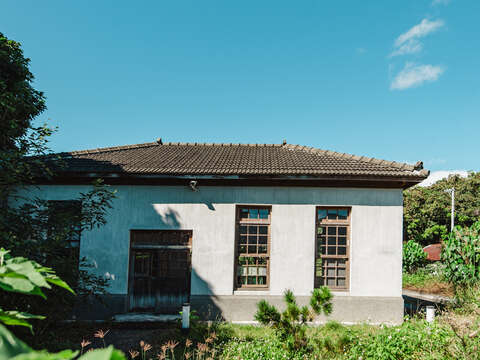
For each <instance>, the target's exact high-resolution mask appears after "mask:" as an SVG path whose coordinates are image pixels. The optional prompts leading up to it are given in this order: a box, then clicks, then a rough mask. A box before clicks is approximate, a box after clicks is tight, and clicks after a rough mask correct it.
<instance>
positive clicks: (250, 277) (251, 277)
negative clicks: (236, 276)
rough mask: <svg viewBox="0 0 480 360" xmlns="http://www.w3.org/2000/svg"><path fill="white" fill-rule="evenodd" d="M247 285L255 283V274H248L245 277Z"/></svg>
mask: <svg viewBox="0 0 480 360" xmlns="http://www.w3.org/2000/svg"><path fill="white" fill-rule="evenodd" d="M247 284H248V285H256V284H257V277H256V276H249V277H248V279H247Z"/></svg>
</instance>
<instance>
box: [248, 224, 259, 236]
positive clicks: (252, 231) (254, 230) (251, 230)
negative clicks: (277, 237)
mask: <svg viewBox="0 0 480 360" xmlns="http://www.w3.org/2000/svg"><path fill="white" fill-rule="evenodd" d="M257 231H258V227H257V226H249V227H248V234H256V233H257Z"/></svg>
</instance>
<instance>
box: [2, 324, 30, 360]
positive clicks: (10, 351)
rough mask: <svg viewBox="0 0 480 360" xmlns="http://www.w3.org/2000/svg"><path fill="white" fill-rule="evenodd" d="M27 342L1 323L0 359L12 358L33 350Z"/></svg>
mask: <svg viewBox="0 0 480 360" xmlns="http://www.w3.org/2000/svg"><path fill="white" fill-rule="evenodd" d="M31 351H32V349H30V348H29V347H28V346H27V344H25V343H24V342H23V341H21V340H19V339H17V338H16V337H15V336H14V335H13V334H12V333H11V332H10V331H8V330H7V329H6V328H5V327H4V326H2V325H0V360H7V359H11V358H13V357H14V356H17V355H19V354H25V353H29V352H31Z"/></svg>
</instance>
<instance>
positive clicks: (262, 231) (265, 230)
mask: <svg viewBox="0 0 480 360" xmlns="http://www.w3.org/2000/svg"><path fill="white" fill-rule="evenodd" d="M258 233H259V234H262V235H267V234H268V226H259V227H258Z"/></svg>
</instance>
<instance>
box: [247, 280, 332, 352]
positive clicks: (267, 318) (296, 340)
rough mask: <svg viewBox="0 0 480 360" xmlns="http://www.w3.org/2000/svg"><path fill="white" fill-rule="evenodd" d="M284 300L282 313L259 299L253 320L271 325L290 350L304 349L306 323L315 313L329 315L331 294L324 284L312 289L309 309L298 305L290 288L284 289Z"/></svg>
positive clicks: (305, 343) (311, 319)
mask: <svg viewBox="0 0 480 360" xmlns="http://www.w3.org/2000/svg"><path fill="white" fill-rule="evenodd" d="M284 300H285V303H286V305H287V308H286V310H285V311H284V312H283V313H280V312H279V311H278V310H277V309H276V308H275V306H273V305H270V304H269V303H268V302H267V301H266V300H262V301H260V302H259V303H258V305H257V307H258V310H257V313H256V314H255V320H257V321H258V322H259V323H260V324H262V325H270V326H272V327H273V328H274V329H275V331H276V332H277V334H278V335H279V337H280V339H281V340H282V341H283V342H284V343H285V345H286V347H287V349H289V350H290V351H292V352H295V351H298V350H300V349H306V346H307V343H308V341H307V337H306V335H305V331H306V323H307V321H313V319H314V318H315V316H316V315H320V314H322V313H323V314H325V315H329V314H330V313H331V312H332V303H331V300H332V294H331V292H330V290H329V289H328V288H327V287H325V286H322V287H321V288H319V289H315V290H313V291H312V297H311V298H310V309H309V308H308V306H302V307H300V306H298V304H297V301H296V299H295V296H294V295H293V292H292V291H291V290H286V291H285V293H284Z"/></svg>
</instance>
